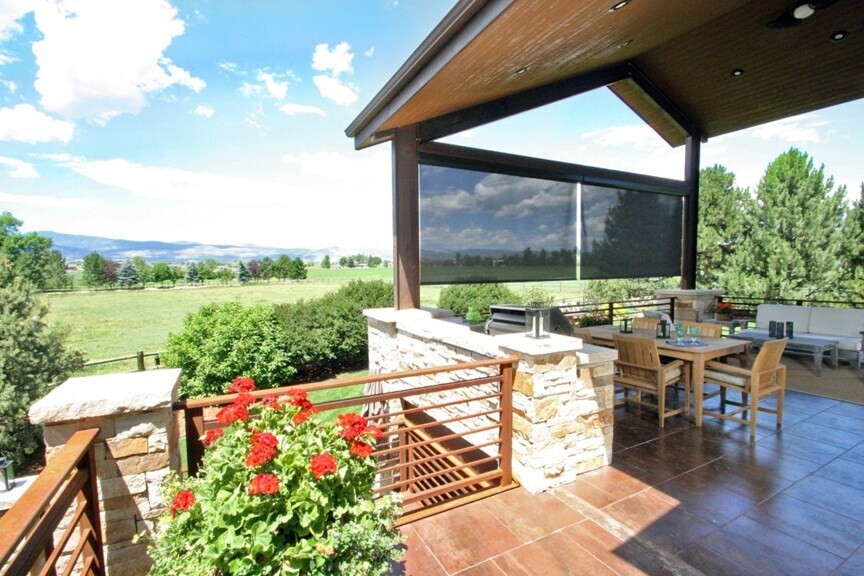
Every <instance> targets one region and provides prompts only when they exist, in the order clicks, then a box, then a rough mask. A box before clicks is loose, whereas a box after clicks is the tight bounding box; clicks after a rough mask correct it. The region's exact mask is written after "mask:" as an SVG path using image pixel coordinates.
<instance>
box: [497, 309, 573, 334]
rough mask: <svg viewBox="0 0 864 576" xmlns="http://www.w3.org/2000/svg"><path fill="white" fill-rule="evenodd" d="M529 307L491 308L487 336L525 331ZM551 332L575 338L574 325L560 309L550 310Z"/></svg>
mask: <svg viewBox="0 0 864 576" xmlns="http://www.w3.org/2000/svg"><path fill="white" fill-rule="evenodd" d="M526 308H527V306H511V305H504V304H499V305H495V306H490V307H489V312H490V314H489V319H488V320H486V327H485V331H486V334H490V335H492V336H495V335H497V334H512V333H514V332H524V331H525V310H526ZM549 331H550V332H551V333H553V334H560V335H561V336H575V334H574V332H573V325H572V324H571V323H570V320H568V319H567V317H566V316H564V313H563V312H561V310H560V309H558V308H550V309H549Z"/></svg>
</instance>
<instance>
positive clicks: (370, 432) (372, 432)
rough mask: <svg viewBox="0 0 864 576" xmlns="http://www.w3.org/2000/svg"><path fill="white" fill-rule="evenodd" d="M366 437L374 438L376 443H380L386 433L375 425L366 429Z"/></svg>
mask: <svg viewBox="0 0 864 576" xmlns="http://www.w3.org/2000/svg"><path fill="white" fill-rule="evenodd" d="M365 435H366V436H368V437H369V438H374V439H375V441H376V442H380V441H381V438H383V437H384V433H383V432H382V431H381V428H379V427H378V426H375V425H374V424H372V425H369V426H367V427H366V432H365Z"/></svg>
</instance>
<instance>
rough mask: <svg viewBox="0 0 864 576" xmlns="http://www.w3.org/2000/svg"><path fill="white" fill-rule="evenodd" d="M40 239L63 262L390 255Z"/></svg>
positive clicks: (66, 237)
mask: <svg viewBox="0 0 864 576" xmlns="http://www.w3.org/2000/svg"><path fill="white" fill-rule="evenodd" d="M36 233H37V234H39V235H40V236H46V237H48V238H51V240H52V242H53V243H54V248H55V249H56V250H59V251H60V253H61V254H62V255H63V257H64V258H66V260H70V261H71V260H82V259H83V258H84V257H85V256H87V255H88V254H90V253H91V252H98V253H99V254H101V255H102V256H104V257H105V258H109V259H111V260H127V259H129V258H132V257H134V256H142V257H144V258H145V259H147V260H148V261H151V262H173V263H183V262H191V261H197V262H201V261H204V260H207V259H208V258H213V259H214V260H217V261H219V262H236V261H237V260H244V261H248V260H259V259H261V258H263V257H265V256H269V257H271V258H276V257H278V256H281V255H282V254H286V255H288V256H289V257H291V258H296V257H298V256H299V257H300V259H301V260H303V261H304V262H311V261H314V262H320V261H321V259H323V258H324V256H326V255H328V254H329V255H330V259H331V260H334V259H335V260H338V259H339V257H341V256H350V255H352V254H371V255H372V256H380V257H381V258H384V259H387V260H389V259H390V258H392V255H391V254H388V253H386V252H381V251H374V250H373V251H371V252H370V251H367V250H351V249H345V248H340V247H335V246H334V247H332V248H321V249H310V248H273V247H268V246H254V245H244V246H233V245H229V244H200V243H196V242H156V241H143V242H142V241H136V240H119V239H116V238H101V237H99V236H83V235H78V234H61V233H59V232H50V231H40V232H36Z"/></svg>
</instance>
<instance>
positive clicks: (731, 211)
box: [696, 164, 747, 288]
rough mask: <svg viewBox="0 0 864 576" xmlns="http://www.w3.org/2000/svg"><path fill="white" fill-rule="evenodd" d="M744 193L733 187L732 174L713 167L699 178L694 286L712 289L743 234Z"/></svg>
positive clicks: (745, 195) (703, 172) (721, 168)
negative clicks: (697, 233) (697, 234)
mask: <svg viewBox="0 0 864 576" xmlns="http://www.w3.org/2000/svg"><path fill="white" fill-rule="evenodd" d="M746 201H747V192H746V191H744V190H742V189H740V188H738V187H737V186H735V174H733V173H732V172H727V171H726V168H725V167H723V166H720V165H719V164H715V165H714V166H711V167H710V168H704V169H703V170H702V171H701V173H700V175H699V236H698V238H697V241H696V246H697V247H696V284H697V286H698V287H699V288H716V287H717V279H718V277H719V275H720V272H721V271H722V270H723V268H725V267H726V265H727V264H728V262H729V259H730V258H731V256H732V255H733V254H734V253H735V249H736V248H737V246H738V244H739V243H740V242H741V239H742V237H743V235H744V218H743V216H742V215H743V213H744V206H745V203H746Z"/></svg>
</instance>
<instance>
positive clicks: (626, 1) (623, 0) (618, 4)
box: [609, 0, 630, 12]
mask: <svg viewBox="0 0 864 576" xmlns="http://www.w3.org/2000/svg"><path fill="white" fill-rule="evenodd" d="M629 3H630V0H621V1H620V2H616V3H615V4H613V5H612V7H611V8H609V12H615V11H616V10H620V9H621V8H623V7H624V6H626V5H627V4H629Z"/></svg>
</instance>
